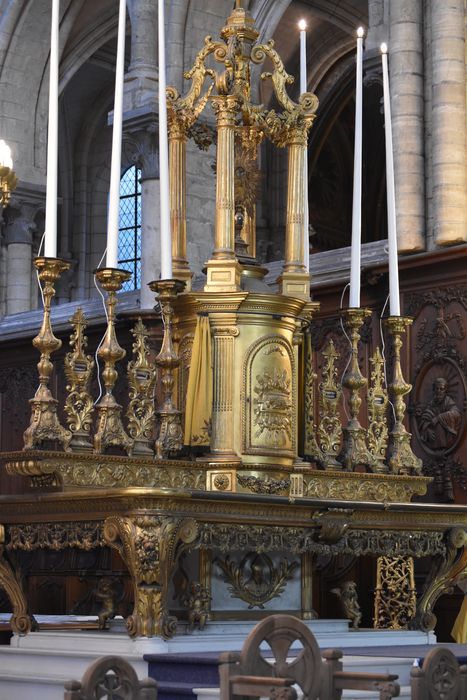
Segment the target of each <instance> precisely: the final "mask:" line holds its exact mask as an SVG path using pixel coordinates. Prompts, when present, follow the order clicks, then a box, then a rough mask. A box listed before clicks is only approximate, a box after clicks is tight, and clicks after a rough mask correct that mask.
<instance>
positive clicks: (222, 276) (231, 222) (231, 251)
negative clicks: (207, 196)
mask: <svg viewBox="0 0 467 700" xmlns="http://www.w3.org/2000/svg"><path fill="white" fill-rule="evenodd" d="M211 103H212V106H213V108H214V111H215V113H216V121H217V162H216V217H215V230H214V251H213V254H212V258H211V260H209V261H208V263H207V284H206V286H205V288H204V289H205V291H206V292H208V291H236V290H239V289H240V273H241V266H240V265H239V263H238V261H237V259H236V257H235V191H234V190H235V188H234V179H235V178H234V167H235V152H234V136H235V117H236V115H237V113H238V99H237V97H236V96H235V95H221V96H219V97H213V98H212V99H211Z"/></svg>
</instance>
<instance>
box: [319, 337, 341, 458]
mask: <svg viewBox="0 0 467 700" xmlns="http://www.w3.org/2000/svg"><path fill="white" fill-rule="evenodd" d="M322 356H323V358H324V366H323V369H322V374H321V382H320V385H319V425H318V443H319V447H320V450H321V453H322V455H323V457H322V461H323V465H324V467H325V469H340V468H341V465H340V464H339V462H338V461H337V455H338V453H339V447H340V443H341V422H340V418H339V404H340V401H341V397H342V388H341V385H340V383H339V382H338V381H337V366H336V362H337V360H338V357H339V355H338V353H337V352H336V348H335V346H334V342H333V341H332V339H331V340H329V342H328V344H327V346H326V348H325V349H324V350H323V352H322Z"/></svg>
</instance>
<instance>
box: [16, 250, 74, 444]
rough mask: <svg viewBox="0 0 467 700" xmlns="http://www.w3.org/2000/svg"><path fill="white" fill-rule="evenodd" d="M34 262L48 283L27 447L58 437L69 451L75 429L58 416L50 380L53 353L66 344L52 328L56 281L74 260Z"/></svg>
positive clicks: (38, 338) (37, 345) (40, 259)
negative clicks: (72, 429) (37, 379)
mask: <svg viewBox="0 0 467 700" xmlns="http://www.w3.org/2000/svg"><path fill="white" fill-rule="evenodd" d="M34 266H35V267H36V269H37V270H38V273H39V280H40V282H43V283H44V286H43V290H42V291H43V297H44V315H43V318H42V326H41V329H40V331H39V333H38V334H37V335H36V337H35V338H34V340H33V341H32V344H33V345H34V347H35V348H37V349H38V350H39V352H40V353H41V357H40V360H39V363H38V365H37V369H38V371H39V387H38V388H37V391H36V393H35V395H34V398H33V399H31V400H30V402H29V403H30V404H31V408H32V412H31V422H30V424H29V427H28V428H27V429H26V430H25V432H24V435H23V439H24V449H25V450H32V449H35V448H36V447H39V446H40V445H42V444H43V443H44V442H46V441H56V442H59V443H61V444H62V445H63V448H64V450H65V451H69V445H70V440H71V433H70V432H69V431H68V430H66V429H65V428H64V427H63V426H62V425H61V424H60V421H59V420H58V416H57V406H58V401H57V399H55V398H54V397H53V396H52V393H51V391H50V389H49V380H50V377H51V376H52V372H53V364H52V362H51V360H50V356H51V354H52V353H53V352H55V351H56V350H59V349H60V348H61V346H62V341H61V340H59V339H58V338H56V337H55V336H54V334H53V331H52V324H51V322H50V306H51V302H52V298H53V297H54V295H55V282H56V281H57V280H58V279H59V278H60V275H61V274H62V273H63V272H65V271H66V270H68V269H69V268H70V263H69V262H67V261H66V260H60V259H59V258H46V257H38V258H35V259H34Z"/></svg>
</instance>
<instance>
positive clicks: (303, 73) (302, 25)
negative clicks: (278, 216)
mask: <svg viewBox="0 0 467 700" xmlns="http://www.w3.org/2000/svg"><path fill="white" fill-rule="evenodd" d="M298 28H299V29H300V94H303V93H304V92H306V91H307V65H306V22H305V20H304V19H301V20H300V22H299V23H298ZM303 182H304V196H305V202H304V219H305V221H304V228H303V256H304V259H303V262H304V264H305V270H306V271H307V272H309V271H310V240H309V233H308V229H309V226H308V225H309V221H310V212H309V209H308V151H307V153H306V154H305V161H304V163H303Z"/></svg>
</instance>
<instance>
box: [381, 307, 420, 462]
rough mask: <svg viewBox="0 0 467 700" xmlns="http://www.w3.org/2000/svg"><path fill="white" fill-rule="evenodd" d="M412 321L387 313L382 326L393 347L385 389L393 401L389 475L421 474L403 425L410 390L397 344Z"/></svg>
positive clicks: (410, 386) (417, 460) (407, 433)
mask: <svg viewBox="0 0 467 700" xmlns="http://www.w3.org/2000/svg"><path fill="white" fill-rule="evenodd" d="M412 322H413V320H412V319H411V318H406V317H404V316H390V317H389V318H388V319H386V322H385V325H386V327H387V329H388V331H389V334H390V335H391V336H392V343H393V348H394V359H393V363H394V364H393V375H392V383H391V384H390V385H389V389H390V391H391V394H392V401H393V404H394V413H395V422H394V427H393V429H392V431H391V432H390V433H389V448H388V463H389V469H390V471H391V472H392V473H393V474H421V471H422V460H421V459H419V458H418V457H416V456H415V455H414V453H413V452H412V448H411V446H410V439H411V437H412V436H411V434H410V433H409V432H407V430H406V429H405V427H404V415H405V402H404V396H405V395H406V394H408V393H409V391H410V390H411V389H412V385H411V384H407V382H406V381H405V380H404V377H403V375H402V368H401V347H402V334H403V333H405V331H406V329H407V328H408V327H409V326H411V325H412Z"/></svg>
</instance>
